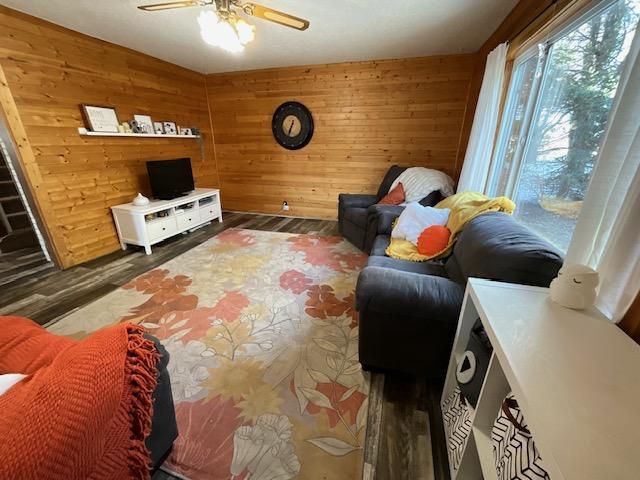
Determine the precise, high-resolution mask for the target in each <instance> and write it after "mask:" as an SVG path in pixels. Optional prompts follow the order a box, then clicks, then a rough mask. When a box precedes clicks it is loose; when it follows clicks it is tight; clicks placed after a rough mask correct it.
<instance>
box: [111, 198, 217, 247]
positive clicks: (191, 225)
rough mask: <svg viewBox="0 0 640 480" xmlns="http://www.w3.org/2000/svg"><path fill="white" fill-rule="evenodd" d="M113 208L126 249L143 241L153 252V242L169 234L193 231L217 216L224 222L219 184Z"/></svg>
mask: <svg viewBox="0 0 640 480" xmlns="http://www.w3.org/2000/svg"><path fill="white" fill-rule="evenodd" d="M111 212H112V213H113V219H114V221H115V224H116V230H117V232H118V238H119V239H120V245H121V246H122V249H123V250H126V249H127V245H139V246H141V247H144V251H145V253H146V254H147V255H151V246H152V245H155V244H156V243H159V242H162V241H163V240H166V239H167V238H169V237H173V236H174V235H178V234H179V233H185V232H189V231H193V230H195V229H196V228H199V227H202V226H204V225H206V224H208V223H211V222H212V221H213V220H218V221H219V222H222V207H221V204H220V191H219V190H218V189H216V188H196V189H195V190H194V191H193V192H191V193H189V194H188V195H185V196H183V197H178V198H174V199H173V200H152V201H151V202H149V204H148V205H142V206H136V205H133V204H132V203H125V204H122V205H116V206H115V207H111Z"/></svg>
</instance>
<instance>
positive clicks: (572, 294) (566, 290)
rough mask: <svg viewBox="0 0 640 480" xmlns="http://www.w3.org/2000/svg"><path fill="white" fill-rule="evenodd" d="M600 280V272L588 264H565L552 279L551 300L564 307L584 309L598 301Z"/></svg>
mask: <svg viewBox="0 0 640 480" xmlns="http://www.w3.org/2000/svg"><path fill="white" fill-rule="evenodd" d="M599 281H600V278H599V275H598V272H596V271H595V270H593V269H592V268H589V267H587V266H586V265H576V264H566V265H563V266H562V268H561V269H560V271H559V272H558V276H557V277H556V278H554V279H553V280H552V281H551V287H550V288H549V293H550V295H551V300H553V301H554V302H556V303H558V304H560V305H562V306H563V307H567V308H573V309H575V310H584V309H585V308H589V307H590V306H591V305H593V304H594V302H595V301H596V288H598V282H599Z"/></svg>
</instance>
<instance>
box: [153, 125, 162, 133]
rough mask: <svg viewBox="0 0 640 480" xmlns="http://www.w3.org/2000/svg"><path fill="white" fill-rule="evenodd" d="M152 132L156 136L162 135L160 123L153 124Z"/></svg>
mask: <svg viewBox="0 0 640 480" xmlns="http://www.w3.org/2000/svg"><path fill="white" fill-rule="evenodd" d="M153 131H154V132H155V133H156V134H158V135H162V134H163V133H164V126H163V125H162V122H153Z"/></svg>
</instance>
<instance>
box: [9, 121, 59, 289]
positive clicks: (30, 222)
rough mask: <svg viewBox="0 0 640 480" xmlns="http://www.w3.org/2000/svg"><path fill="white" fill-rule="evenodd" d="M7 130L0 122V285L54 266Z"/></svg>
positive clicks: (39, 272)
mask: <svg viewBox="0 0 640 480" xmlns="http://www.w3.org/2000/svg"><path fill="white" fill-rule="evenodd" d="M8 133H9V132H8V130H7V129H6V126H5V125H4V124H2V123H1V122H0V288H1V287H3V286H7V285H9V284H11V283H13V282H15V281H17V280H20V279H23V278H25V277H30V276H34V275H38V274H41V273H42V272H43V271H46V270H49V269H52V268H55V266H54V264H53V262H52V261H51V256H50V254H49V250H48V248H47V242H46V240H45V238H44V237H43V235H42V232H41V229H40V228H39V227H38V220H37V218H36V216H35V215H36V213H35V209H33V208H31V205H30V198H29V196H28V192H26V191H25V189H24V188H23V186H22V183H21V180H20V178H21V175H20V172H19V170H18V169H19V165H18V163H17V158H16V155H15V149H14V147H13V142H12V140H11V138H10V136H9V134H8Z"/></svg>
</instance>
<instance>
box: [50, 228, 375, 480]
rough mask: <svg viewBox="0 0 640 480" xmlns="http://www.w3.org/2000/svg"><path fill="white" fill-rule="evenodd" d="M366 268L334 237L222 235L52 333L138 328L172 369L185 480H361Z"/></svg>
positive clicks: (176, 453) (176, 461)
mask: <svg viewBox="0 0 640 480" xmlns="http://www.w3.org/2000/svg"><path fill="white" fill-rule="evenodd" d="M365 259H366V257H365V255H363V254H362V253H360V252H358V251H357V250H356V249H355V248H354V247H352V246H351V245H349V244H348V243H347V242H346V241H344V240H342V239H341V238H338V237H320V236H314V235H295V234H287V233H273V232H262V231H253V230H237V229H230V230H226V231H225V232H223V233H221V234H219V235H218V236H216V237H214V238H212V239H210V240H209V241H207V242H206V243H203V244H202V245H199V246H198V247H196V248H194V249H192V250H190V251H188V252H186V253H184V254H183V255H181V256H179V257H176V258H175V259H173V260H171V261H170V262H168V263H166V264H164V265H163V266H162V267H160V268H157V269H155V270H151V271H149V272H147V273H146V274H144V275H142V276H139V277H138V278H136V279H134V280H133V281H131V282H130V283H128V284H127V285H125V286H123V287H122V288H120V289H118V290H117V291H115V292H112V293H111V294H109V295H107V296H105V297H103V298H101V299H100V300H98V301H96V302H94V303H92V304H90V305H88V306H86V307H84V308H82V309H80V310H79V311H76V312H74V313H73V314H71V315H69V316H67V317H64V318H63V319H62V320H60V321H59V322H57V323H55V324H53V325H52V326H51V327H50V330H51V331H53V332H54V333H58V334H63V335H72V336H75V337H82V336H84V335H87V334H88V333H90V332H93V331H95V330H97V329H99V328H101V327H104V326H106V325H110V324H113V323H115V322H125V321H128V322H133V323H139V324H142V325H143V326H144V327H145V328H146V329H147V330H148V331H149V332H150V333H152V334H153V335H155V336H156V337H158V338H159V339H160V340H161V342H162V343H163V345H164V346H165V347H166V349H167V350H168V351H169V353H170V355H171V360H170V363H169V374H170V375H171V384H172V388H173V396H174V400H175V404H176V415H177V419H178V428H179V433H180V435H179V438H178V439H177V441H176V443H175V445H174V449H173V453H172V455H171V457H170V458H169V459H168V461H167V462H166V463H165V467H166V468H167V469H168V470H169V471H171V472H175V473H177V474H180V475H182V476H185V477H187V478H190V479H194V480H196V479H205V478H206V479H208V480H209V479H214V480H218V479H234V480H287V479H290V478H300V479H327V480H329V479H335V480H347V479H349V480H350V479H354V480H355V479H359V478H361V471H362V465H363V446H364V438H365V425H366V419H367V396H368V388H369V385H368V382H367V381H366V380H365V376H364V375H363V372H362V371H361V368H360V364H359V363H358V351H357V345H358V328H357V316H356V312H355V310H354V289H355V283H356V278H357V275H358V273H359V271H360V269H361V268H362V266H363V264H364V262H365Z"/></svg>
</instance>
